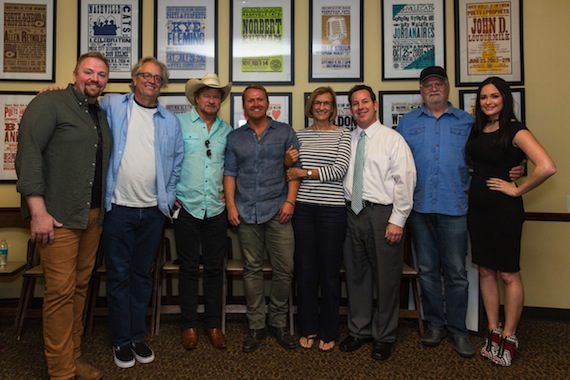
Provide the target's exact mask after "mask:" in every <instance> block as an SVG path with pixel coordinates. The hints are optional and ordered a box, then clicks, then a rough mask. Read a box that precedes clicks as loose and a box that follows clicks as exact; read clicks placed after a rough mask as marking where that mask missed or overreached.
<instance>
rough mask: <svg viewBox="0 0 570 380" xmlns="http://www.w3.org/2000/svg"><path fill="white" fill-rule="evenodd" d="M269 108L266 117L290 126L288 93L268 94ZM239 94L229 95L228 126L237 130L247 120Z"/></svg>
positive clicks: (289, 98)
mask: <svg viewBox="0 0 570 380" xmlns="http://www.w3.org/2000/svg"><path fill="white" fill-rule="evenodd" d="M267 95H268V96H269V108H268V109H267V116H269V117H270V118H272V119H273V120H277V121H280V122H282V123H287V124H289V125H291V106H292V105H291V97H292V94H291V93H290V92H269V93H268V94H267ZM242 98H243V97H242V93H241V92H232V93H231V94H230V99H231V101H230V115H231V120H230V125H231V126H232V127H233V128H234V129H237V128H239V127H241V126H242V125H244V124H245V123H247V118H246V116H245V113H244V112H243V100H242Z"/></svg>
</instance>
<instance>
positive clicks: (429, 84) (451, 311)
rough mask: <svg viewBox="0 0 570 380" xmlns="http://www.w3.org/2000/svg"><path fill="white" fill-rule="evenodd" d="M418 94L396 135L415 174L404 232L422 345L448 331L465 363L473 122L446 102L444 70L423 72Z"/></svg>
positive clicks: (435, 342)
mask: <svg viewBox="0 0 570 380" xmlns="http://www.w3.org/2000/svg"><path fill="white" fill-rule="evenodd" d="M420 91H421V95H422V99H423V103H424V104H423V105H422V106H421V107H420V108H417V109H415V110H413V111H410V112H409V113H407V114H406V115H405V116H403V117H402V119H401V120H400V123H399V124H398V129H397V130H398V131H399V132H400V133H401V134H402V135H403V136H404V138H405V139H406V142H407V143H408V145H409V146H410V148H411V150H412V154H413V156H414V160H415V162H416V170H417V185H416V189H415V191H414V207H413V211H412V214H411V215H410V218H409V227H410V230H411V233H412V242H413V245H414V248H415V252H416V255H417V262H418V267H419V269H420V284H421V288H422V304H423V311H424V317H425V319H426V321H427V322H428V329H427V332H426V333H425V335H424V336H423V337H422V343H423V344H424V345H426V346H437V345H438V344H439V343H440V342H441V340H442V339H443V338H444V337H445V336H446V335H447V333H448V332H449V333H450V335H451V336H452V338H453V342H454V345H455V350H456V351H457V352H458V353H459V355H461V356H463V357H467V358H469V357H472V356H473V355H474V354H475V349H474V348H473V345H472V344H471V342H470V341H469V332H468V331H467V327H466V324H465V316H466V314H467V298H468V293H467V292H468V286H469V283H468V280H467V271H466V269H465V256H466V255H467V239H468V236H467V191H468V189H469V170H468V166H467V162H466V161H465V155H464V148H465V143H466V142H467V137H468V136H469V132H470V131H471V127H472V126H473V122H474V119H473V117H472V116H471V115H469V114H468V113H467V112H465V111H463V110H460V109H458V108H455V107H453V105H452V104H451V103H450V102H449V101H448V98H449V81H448V78H447V73H446V72H445V69H444V68H442V67H439V66H432V67H428V68H425V69H424V70H423V71H422V72H421V74H420ZM442 274H443V287H442Z"/></svg>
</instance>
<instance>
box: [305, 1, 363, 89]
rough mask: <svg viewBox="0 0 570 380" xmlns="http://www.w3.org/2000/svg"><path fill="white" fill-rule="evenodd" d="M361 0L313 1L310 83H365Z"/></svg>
mask: <svg viewBox="0 0 570 380" xmlns="http://www.w3.org/2000/svg"><path fill="white" fill-rule="evenodd" d="M362 9H363V7H362V0H359V1H349V2H347V1H346V0H311V1H310V5H309V30H310V33H311V34H310V35H309V82H362V72H363V59H362V58H363V50H362V40H363V38H362V30H363V28H362V19H363V10H362Z"/></svg>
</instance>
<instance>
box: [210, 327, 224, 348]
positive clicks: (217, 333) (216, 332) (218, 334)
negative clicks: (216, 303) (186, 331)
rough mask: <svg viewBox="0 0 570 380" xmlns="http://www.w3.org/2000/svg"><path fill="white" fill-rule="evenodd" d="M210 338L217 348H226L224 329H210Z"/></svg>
mask: <svg viewBox="0 0 570 380" xmlns="http://www.w3.org/2000/svg"><path fill="white" fill-rule="evenodd" d="M208 338H210V343H211V344H212V346H214V347H215V348H226V336H225V335H224V332H223V331H222V329H218V328H216V329H209V330H208Z"/></svg>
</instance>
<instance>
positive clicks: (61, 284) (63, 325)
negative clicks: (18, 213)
mask: <svg viewBox="0 0 570 380" xmlns="http://www.w3.org/2000/svg"><path fill="white" fill-rule="evenodd" d="M99 214H100V209H93V210H91V212H90V214H89V224H88V225H87V228H86V229H84V230H80V229H67V228H57V229H55V239H54V243H53V244H48V245H46V246H45V247H40V248H39V253H40V258H41V262H42V265H43V267H44V277H45V293H44V305H43V328H44V344H45V354H46V359H47V365H48V373H49V375H50V378H51V379H68V378H71V377H74V376H75V364H74V360H75V359H77V358H79V357H80V356H81V335H82V334H83V321H82V318H83V309H84V307H85V298H86V294H87V288H88V285H89V279H90V278H91V272H92V271H93V265H94V264H95V257H96V255H97V248H98V247H99V239H100V236H101V232H102V228H101V226H100V225H99Z"/></svg>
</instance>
